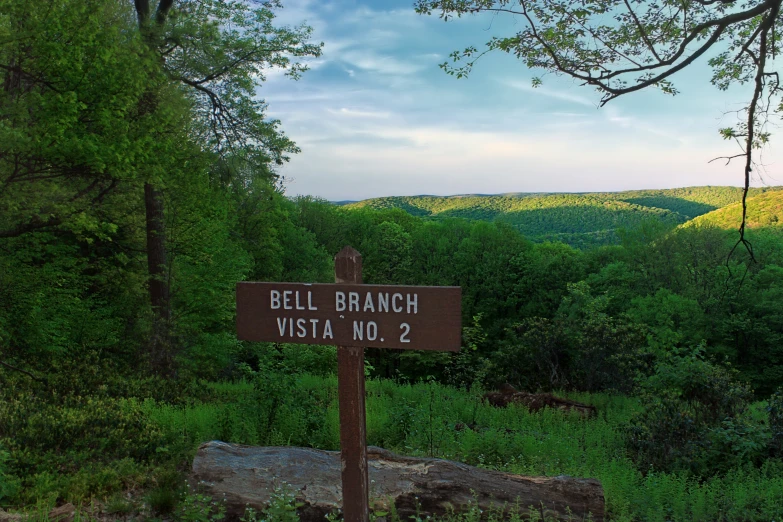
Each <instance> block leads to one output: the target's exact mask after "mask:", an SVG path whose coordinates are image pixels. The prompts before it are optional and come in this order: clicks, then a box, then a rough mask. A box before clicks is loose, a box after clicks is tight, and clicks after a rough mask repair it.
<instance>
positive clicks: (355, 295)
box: [348, 292, 359, 312]
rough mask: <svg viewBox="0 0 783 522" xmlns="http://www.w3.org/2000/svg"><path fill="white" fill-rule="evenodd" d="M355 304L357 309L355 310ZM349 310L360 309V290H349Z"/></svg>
mask: <svg viewBox="0 0 783 522" xmlns="http://www.w3.org/2000/svg"><path fill="white" fill-rule="evenodd" d="M354 306H355V307H356V310H354ZM348 311H349V312H354V311H356V312H358V311H359V292H348Z"/></svg>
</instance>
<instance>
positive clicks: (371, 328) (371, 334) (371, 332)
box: [367, 321, 378, 341]
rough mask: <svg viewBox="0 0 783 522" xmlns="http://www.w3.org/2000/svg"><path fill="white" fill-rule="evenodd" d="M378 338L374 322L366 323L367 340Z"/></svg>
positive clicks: (376, 326)
mask: <svg viewBox="0 0 783 522" xmlns="http://www.w3.org/2000/svg"><path fill="white" fill-rule="evenodd" d="M377 338H378V325H377V324H376V323H375V321H368V322H367V340H368V341H374V340H375V339H377Z"/></svg>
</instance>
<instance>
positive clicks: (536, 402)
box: [484, 384, 596, 417]
mask: <svg viewBox="0 0 783 522" xmlns="http://www.w3.org/2000/svg"><path fill="white" fill-rule="evenodd" d="M484 398H485V399H487V402H489V404H491V405H492V406H497V407H499V408H505V407H506V406H508V405H509V404H512V403H513V404H523V405H525V406H527V408H528V409H529V410H530V411H538V410H541V409H543V408H546V407H549V408H556V409H558V410H563V411H576V412H578V413H579V414H580V415H582V416H583V417H591V416H594V415H595V414H596V409H595V406H590V405H589V404H582V403H581V402H576V401H571V400H568V399H561V398H560V397H555V396H554V395H552V394H549V393H525V392H520V391H517V390H516V389H515V388H514V387H513V386H511V385H510V384H505V385H503V387H502V388H501V389H500V391H496V392H489V393H485V394H484Z"/></svg>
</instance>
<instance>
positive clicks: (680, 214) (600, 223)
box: [348, 187, 774, 249]
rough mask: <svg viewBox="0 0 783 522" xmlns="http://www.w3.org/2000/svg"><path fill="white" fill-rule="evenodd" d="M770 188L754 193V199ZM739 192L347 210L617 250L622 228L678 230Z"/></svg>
mask: <svg viewBox="0 0 783 522" xmlns="http://www.w3.org/2000/svg"><path fill="white" fill-rule="evenodd" d="M767 190H774V187H773V188H772V189H768V188H754V189H751V190H750V192H749V196H750V197H753V196H755V195H758V194H763V193H764V192H766V191H767ZM741 197H742V190H741V189H740V188H738V187H690V188H679V189H666V190H634V191H626V192H609V193H573V194H524V193H520V194H510V195H496V196H490V195H487V196H485V195H465V196H449V197H436V196H410V197H386V198H375V199H369V200H365V201H360V202H357V203H352V204H350V205H348V206H349V208H365V207H366V208H373V209H376V210H381V209H390V208H399V209H402V210H405V211H406V212H408V213H409V214H411V215H414V216H420V217H428V218H431V219H447V218H452V217H459V218H465V219H470V220H480V221H503V222H506V223H509V224H511V225H512V226H513V227H514V228H516V229H517V230H518V231H519V232H520V233H522V235H524V236H525V237H526V238H528V239H530V240H532V241H538V242H541V241H559V242H563V243H567V244H569V245H571V246H574V247H576V248H581V249H586V248H592V247H595V246H601V245H611V244H617V243H618V242H619V237H618V235H617V232H618V230H619V229H620V228H626V229H628V228H634V227H637V226H639V225H640V224H641V223H642V222H644V221H646V220H650V219H656V220H659V221H664V222H666V223H672V224H682V223H685V222H686V221H688V220H690V219H693V218H694V217H696V216H700V215H703V214H705V213H707V212H710V211H712V210H716V209H718V208H722V207H724V206H726V205H729V204H731V203H736V202H738V201H739V200H740V199H741Z"/></svg>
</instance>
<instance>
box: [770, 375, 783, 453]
mask: <svg viewBox="0 0 783 522" xmlns="http://www.w3.org/2000/svg"><path fill="white" fill-rule="evenodd" d="M767 412H768V413H769V428H770V431H771V432H772V433H771V437H770V441H769V449H770V453H771V454H772V456H773V457H781V458H783V388H778V391H777V392H775V393H774V394H773V395H772V396H771V397H770V398H769V401H768V402H767Z"/></svg>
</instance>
